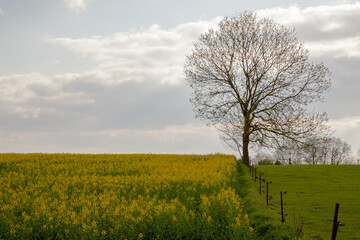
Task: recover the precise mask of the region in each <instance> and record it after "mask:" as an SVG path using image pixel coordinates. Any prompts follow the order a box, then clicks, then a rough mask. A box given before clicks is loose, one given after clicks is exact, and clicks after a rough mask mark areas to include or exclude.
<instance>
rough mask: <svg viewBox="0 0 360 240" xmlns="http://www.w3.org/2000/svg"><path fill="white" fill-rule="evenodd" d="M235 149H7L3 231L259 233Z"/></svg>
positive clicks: (91, 235)
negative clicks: (164, 152) (17, 151)
mask: <svg viewBox="0 0 360 240" xmlns="http://www.w3.org/2000/svg"><path fill="white" fill-rule="evenodd" d="M238 173H239V172H238V171H237V163H236V161H235V157H234V156H227V155H206V156H200V155H151V154H150V155H146V154H138V155H111V154H108V155H90V154H89V155H85V154H81V155H79V154H0V239H257V237H255V235H254V234H253V228H252V227H251V225H250V223H249V218H248V215H247V214H246V213H245V211H244V208H243V204H242V199H241V194H242V192H244V190H243V189H240V188H241V187H240V185H239V183H238V180H239V176H238Z"/></svg>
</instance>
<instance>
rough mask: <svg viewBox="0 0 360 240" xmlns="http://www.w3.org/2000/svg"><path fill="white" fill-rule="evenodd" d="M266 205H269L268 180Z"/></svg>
mask: <svg viewBox="0 0 360 240" xmlns="http://www.w3.org/2000/svg"><path fill="white" fill-rule="evenodd" d="M266 206H269V182H266Z"/></svg>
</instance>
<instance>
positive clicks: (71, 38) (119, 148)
mask: <svg viewBox="0 0 360 240" xmlns="http://www.w3.org/2000/svg"><path fill="white" fill-rule="evenodd" d="M245 10H248V11H256V12H258V14H259V15H260V16H265V17H269V18H273V19H274V20H276V21H278V22H279V23H281V24H284V25H286V26H290V27H295V28H296V31H297V32H298V38H299V39H300V41H302V42H304V43H305V46H306V47H307V48H308V49H309V50H310V55H311V59H312V61H322V62H324V63H325V65H326V66H327V67H329V69H330V71H331V72H332V79H333V85H332V90H331V91H330V92H329V93H327V94H326V95H325V101H324V103H321V104H316V105H315V106H313V108H315V109H316V110H317V111H326V112H327V113H328V116H329V119H330V122H329V123H330V125H331V126H332V129H333V130H334V131H335V136H337V137H341V138H342V139H343V140H345V141H347V142H349V143H350V144H351V145H352V149H353V152H356V151H357V149H359V148H360V104H359V103H360V94H359V90H360V26H359V23H360V1H350V0H349V1H323V0H316V1H314V0H301V1H290V0H289V1H286V0H282V1H281V0H274V1H268V0H252V1H239V0H222V1H215V0H183V1H178V0H133V1H119V0H26V1H24V0H0V31H1V32H0V152H77V153H86V152H91V153H103V152H105V153H140V152H145V153H149V152H151V153H213V152H228V151H227V150H226V148H225V147H224V145H223V144H222V142H221V141H220V140H219V138H218V134H217V133H216V131H215V130H213V129H211V128H209V127H207V126H205V124H204V123H202V122H200V120H197V119H194V117H193V116H194V114H193V110H192V106H191V104H190V103H189V97H190V93H191V89H189V87H188V86H187V85H186V84H185V80H184V76H183V64H184V60H185V55H186V54H188V53H189V52H190V50H191V48H192V43H193V41H195V40H196V39H197V38H198V37H199V35H200V34H201V33H204V32H205V31H206V30H207V29H209V28H210V27H213V26H216V24H217V23H218V22H219V20H220V19H221V18H222V17H224V16H225V15H234V14H236V13H239V12H243V11H245Z"/></svg>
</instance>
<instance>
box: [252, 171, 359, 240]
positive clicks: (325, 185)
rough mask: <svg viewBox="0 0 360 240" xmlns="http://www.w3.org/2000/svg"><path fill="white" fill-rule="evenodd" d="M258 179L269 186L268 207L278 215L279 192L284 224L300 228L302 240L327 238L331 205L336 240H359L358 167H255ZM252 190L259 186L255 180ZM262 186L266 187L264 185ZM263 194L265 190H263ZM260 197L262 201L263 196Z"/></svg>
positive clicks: (329, 235) (330, 219) (264, 196)
mask: <svg viewBox="0 0 360 240" xmlns="http://www.w3.org/2000/svg"><path fill="white" fill-rule="evenodd" d="M257 171H258V172H259V171H260V172H263V173H264V175H262V177H263V178H264V179H266V180H268V181H272V182H273V183H271V184H269V192H270V195H271V196H272V197H273V199H271V200H270V201H269V203H270V205H269V208H270V209H271V211H272V212H273V213H274V214H275V215H276V217H277V218H278V221H281V216H280V208H279V205H280V191H281V190H283V191H287V192H288V193H287V194H285V195H284V197H283V200H284V211H285V213H287V214H288V216H287V217H286V223H287V224H289V225H293V226H295V227H297V228H301V226H302V225H303V232H304V233H305V235H304V236H305V238H306V239H311V237H310V236H313V237H315V239H330V237H331V229H332V221H333V216H334V209H335V203H339V204H340V208H339V219H338V220H339V221H340V222H344V223H345V224H346V225H345V226H343V227H339V231H338V234H337V239H344V240H350V239H360V166H358V165H319V166H309V165H290V166H288V165H287V166H274V165H273V166H258V170H257ZM254 184H255V187H259V181H257V182H256V183H254ZM263 185H265V186H266V184H264V182H263ZM264 192H266V188H264ZM264 192H263V193H262V194H261V196H260V198H261V199H263V201H264V203H265V202H266V194H265V193H264ZM313 239H314V238H313Z"/></svg>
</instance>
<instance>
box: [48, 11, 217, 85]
mask: <svg viewBox="0 0 360 240" xmlns="http://www.w3.org/2000/svg"><path fill="white" fill-rule="evenodd" d="M218 21H219V18H215V19H213V20H212V21H199V22H193V23H186V24H181V25H178V26H176V27H175V28H170V29H162V28H161V27H160V26H159V25H156V24H155V25H152V26H151V27H150V28H148V29H140V30H133V31H130V32H121V33H117V34H114V35H113V36H104V37H103V36H93V37H90V38H82V39H71V38H52V39H49V41H50V42H51V43H54V44H58V45H62V46H65V47H67V48H69V49H71V50H72V51H75V52H77V53H79V54H82V55H83V56H84V57H86V58H89V59H91V60H93V61H95V62H96V63H97V64H98V65H97V67H95V68H94V69H91V70H89V71H87V72H86V73H83V75H84V76H87V77H88V78H92V79H97V81H101V82H102V83H104V84H105V85H112V84H118V83H122V82H125V81H138V82H141V81H147V80H153V81H158V82H161V83H167V84H179V83H181V82H182V81H183V65H184V60H185V54H187V53H189V51H190V49H191V48H192V43H193V41H195V40H196V39H197V38H198V37H199V35H200V34H201V33H204V32H205V31H206V30H207V29H208V28H209V27H214V26H216V24H217V22H218ZM73 77H82V76H81V75H77V76H76V75H73Z"/></svg>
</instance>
